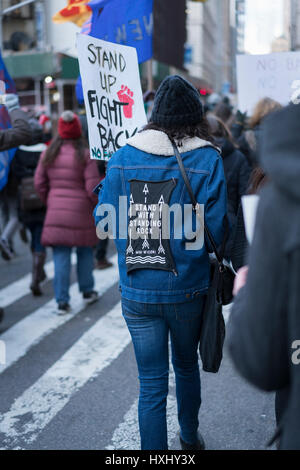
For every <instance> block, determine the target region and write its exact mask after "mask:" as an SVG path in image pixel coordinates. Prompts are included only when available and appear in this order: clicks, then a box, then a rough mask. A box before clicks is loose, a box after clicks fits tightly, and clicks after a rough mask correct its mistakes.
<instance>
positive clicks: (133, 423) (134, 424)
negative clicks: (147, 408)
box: [106, 393, 178, 450]
mask: <svg viewBox="0 0 300 470" xmlns="http://www.w3.org/2000/svg"><path fill="white" fill-rule="evenodd" d="M167 428H168V441H169V444H170V443H172V442H173V441H174V440H175V439H176V434H177V431H178V419H177V402H176V398H175V396H174V394H171V393H170V394H169V395H168V399H167ZM140 448H141V447H140V438H139V424H138V399H137V400H135V402H134V403H133V405H132V406H131V407H130V409H129V410H128V411H127V413H126V414H125V416H124V420H123V422H122V423H120V424H119V426H118V427H117V428H116V429H115V431H114V433H113V436H112V440H111V444H110V445H108V446H107V447H106V450H140Z"/></svg>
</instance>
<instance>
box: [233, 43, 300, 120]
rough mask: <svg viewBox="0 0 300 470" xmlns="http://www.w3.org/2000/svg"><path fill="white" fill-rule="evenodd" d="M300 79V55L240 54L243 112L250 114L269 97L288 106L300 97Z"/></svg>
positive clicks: (239, 103) (240, 86) (239, 83)
mask: <svg viewBox="0 0 300 470" xmlns="http://www.w3.org/2000/svg"><path fill="white" fill-rule="evenodd" d="M299 80H300V52H278V53H274V54H265V55H250V54H246V55H238V56H237V85H238V107H239V110H240V111H242V112H245V111H247V112H248V114H249V115H250V114H251V113H252V111H253V109H254V106H255V105H256V103H257V102H258V101H259V100H260V99H261V98H265V97H269V98H273V99H274V100H276V101H278V102H279V103H281V104H282V105H287V104H288V103H289V102H290V101H291V100H292V98H293V95H295V93H298V95H299V94H300V90H299V89H300V86H299V83H300V82H299ZM297 82H298V85H297ZM297 87H298V90H297Z"/></svg>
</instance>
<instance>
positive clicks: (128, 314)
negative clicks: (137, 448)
mask: <svg viewBox="0 0 300 470" xmlns="http://www.w3.org/2000/svg"><path fill="white" fill-rule="evenodd" d="M170 137H171V138H173V139H174V140H175V141H176V143H177V146H178V149H179V152H180V153H181V155H182V160H183V164H184V166H185V168H186V169H187V173H188V175H189V179H190V183H191V186H192V189H193V192H194V194H195V197H196V200H197V201H198V202H199V205H202V207H203V211H204V213H205V220H206V223H207V226H208V227H209V229H210V231H211V232H212V236H213V237H214V239H215V243H216V244H217V245H219V244H221V242H222V240H223V236H224V221H225V219H226V211H227V193H226V181H225V176H224V168H223V162H222V159H221V156H220V153H219V151H218V149H217V148H216V147H215V145H214V143H213V142H212V139H211V136H210V133H209V126H208V124H207V121H206V119H205V117H204V110H203V106H202V104H201V101H200V95H199V92H198V91H197V90H196V89H195V88H194V87H193V86H192V85H191V84H190V83H189V82H187V81H186V80H184V79H183V78H181V77H179V76H176V75H175V76H171V77H167V78H166V79H165V80H164V81H163V82H162V83H161V85H160V87H159V89H158V91H157V93H156V96H155V100H154V107H153V110H152V114H151V119H150V122H149V124H148V125H147V126H146V128H144V129H143V130H142V131H141V132H139V133H138V134H136V135H135V136H134V137H132V138H131V139H130V140H128V142H127V145H125V146H124V147H123V148H122V149H120V150H118V152H116V153H115V155H113V157H112V158H111V159H110V161H109V162H108V165H107V172H106V177H105V180H104V181H103V183H101V189H100V192H99V203H98V206H97V208H96V209H95V212H94V214H95V221H96V224H97V233H99V232H100V233H103V232H104V233H105V226H106V224H105V219H104V217H105V214H106V211H108V207H110V208H111V207H112V206H113V209H114V211H115V214H116V220H119V216H120V214H121V215H125V217H126V222H127V223H125V230H124V232H123V233H124V234H125V236H123V234H122V233H121V235H120V230H122V227H121V226H119V231H118V232H119V235H118V236H117V237H115V243H116V247H117V250H118V255H119V257H118V260H119V272H120V289H121V295H122V312H123V316H124V318H125V321H126V323H127V326H128V329H129V331H130V333H131V337H132V340H133V344H134V348H135V356H136V360H137V365H138V369H139V380H140V397H139V426H140V436H141V448H142V449H146V450H164V449H167V448H168V440H167V421H166V403H167V395H168V376H169V352H168V342H169V341H168V340H169V336H170V337H171V345H172V362H173V366H174V370H175V376H176V390H177V402H178V419H179V425H180V442H181V446H182V449H198V450H200V449H203V448H204V447H205V444H204V441H203V438H202V436H201V435H200V433H199V432H198V427H199V421H198V413H199V409H200V405H201V387H200V373H199V364H198V343H199V338H200V331H201V324H202V315H203V309H204V302H205V294H206V293H207V290H208V287H209V285H210V279H209V269H210V263H209V249H210V247H208V246H207V245H206V244H205V243H204V238H203V236H202V235H203V232H202V235H200V233H201V229H200V230H199V233H198V235H200V238H199V237H197V236H195V233H193V234H191V233H190V230H191V228H190V229H189V233H187V234H186V236H185V235H184V234H183V232H185V230H186V229H187V226H188V225H190V227H191V224H188V220H189V221H190V222H192V218H193V217H194V222H195V215H193V213H192V207H191V199H190V197H189V194H188V192H187V190H186V187H185V184H184V180H183V177H182V176H181V173H180V169H179V166H178V162H177V160H176V157H175V155H174V148H173V147H172V143H171V140H170ZM121 196H122V197H123V196H124V197H125V204H126V207H124V204H123V207H122V206H121V207H120V204H119V202H120V199H121ZM119 198H120V199H119ZM123 200H124V198H123ZM126 201H127V203H126ZM107 204H109V205H110V206H107ZM167 205H168V206H169V207H170V208H172V207H173V208H174V209H175V207H176V208H177V210H178V212H179V217H178V212H177V215H176V217H175V215H174V217H170V227H169V231H168V232H169V234H170V235H169V236H168V233H167V232H166V231H167V228H168V227H167V225H168V221H166V220H165V222H166V223H165V224H164V220H163V218H162V214H163V212H164V209H167ZM122 209H123V210H122ZM182 209H183V210H184V211H185V216H184V217H182V216H183V212H182ZM121 210H122V211H121ZM128 210H129V212H128ZM114 211H112V212H111V215H113V213H114ZM128 213H129V218H128V219H127V216H126V214H128ZM183 218H184V219H185V221H184V223H183V221H182V219H183ZM187 218H188V219H187ZM174 219H176V224H175V223H174ZM106 220H107V219H106ZM101 224H103V225H104V226H103V227H102V225H101ZM121 225H122V224H121ZM175 225H176V227H175ZM200 225H201V227H202V226H203V224H200ZM101 227H102V229H101ZM134 227H136V229H134ZM156 228H158V230H156ZM175 228H176V231H177V234H176V232H175ZM178 229H180V232H181V234H179V233H178ZM163 233H165V235H163ZM185 233H186V232H185ZM106 235H107V234H106ZM187 238H190V240H194V241H193V242H191V243H190V244H187V243H186V242H187ZM198 242H199V243H198ZM195 244H196V245H195Z"/></svg>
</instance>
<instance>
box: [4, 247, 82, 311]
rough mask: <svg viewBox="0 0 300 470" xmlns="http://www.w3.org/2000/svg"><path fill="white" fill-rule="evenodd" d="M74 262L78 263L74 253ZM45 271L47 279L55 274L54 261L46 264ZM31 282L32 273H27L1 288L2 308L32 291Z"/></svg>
mask: <svg viewBox="0 0 300 470" xmlns="http://www.w3.org/2000/svg"><path fill="white" fill-rule="evenodd" d="M71 262H72V264H75V263H76V255H75V253H72V257H71ZM45 272H46V275H47V279H48V280H50V279H52V278H53V276H54V263H53V261H49V262H48V263H46V264H45ZM30 282H31V273H28V274H26V275H25V276H23V277H22V278H21V279H18V280H17V281H15V282H12V283H11V284H9V285H8V286H6V287H4V288H3V289H1V290H0V306H1V307H2V308H5V307H8V305H11V304H13V303H14V302H16V301H17V300H20V299H21V298H22V297H24V296H25V295H28V294H30V293H31V290H30V288H29V286H30Z"/></svg>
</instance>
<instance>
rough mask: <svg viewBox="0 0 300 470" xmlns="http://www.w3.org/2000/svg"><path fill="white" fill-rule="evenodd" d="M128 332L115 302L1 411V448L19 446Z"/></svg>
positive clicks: (115, 351)
mask: <svg viewBox="0 0 300 470" xmlns="http://www.w3.org/2000/svg"><path fill="white" fill-rule="evenodd" d="M129 342H130V335H129V332H128V330H127V327H126V324H125V322H124V320H123V317H122V315H121V305H120V303H119V304H117V305H116V306H115V307H114V308H113V309H112V310H111V311H110V312H108V313H107V314H106V315H105V316H104V317H102V318H100V320H98V321H97V323H95V324H94V325H93V326H92V327H91V328H90V329H89V330H88V331H87V332H85V333H84V334H83V335H82V336H81V338H80V339H79V340H78V341H77V342H76V343H75V344H74V345H73V346H72V347H71V348H70V349H69V350H68V351H67V352H66V353H65V354H64V355H63V356H62V357H61V358H60V359H59V360H58V361H57V362H56V363H55V364H53V366H52V367H51V368H50V369H48V370H47V371H46V372H45V374H44V375H43V376H42V377H40V379H38V380H37V381H36V382H35V383H34V384H33V385H32V386H31V387H29V388H28V389H27V390H26V391H25V392H24V393H23V394H22V395H21V396H20V397H18V398H17V399H16V400H15V402H14V403H13V405H12V406H11V408H10V410H9V411H8V412H7V413H4V414H3V415H2V418H1V420H0V434H2V435H3V438H4V439H3V440H2V448H11V447H16V446H21V447H23V446H24V445H26V444H31V443H32V442H34V441H35V440H36V438H37V437H38V435H39V433H40V432H41V431H42V430H43V429H44V428H45V427H46V426H47V424H48V423H49V422H50V421H51V420H52V419H53V418H54V417H55V416H56V415H57V413H59V411H61V410H62V409H63V407H64V406H65V405H66V404H67V403H68V402H69V400H70V398H71V397H72V396H73V395H74V394H75V393H76V392H77V391H78V390H79V389H80V388H81V387H82V386H83V385H84V384H85V383H86V382H87V381H88V380H89V379H91V378H93V377H96V376H97V375H98V374H99V373H100V372H101V371H102V370H103V369H104V368H106V367H108V366H109V365H110V364H111V363H112V361H113V360H114V359H116V358H117V357H118V356H119V354H120V353H121V352H122V351H123V350H124V348H125V347H126V346H127V345H128V344H129Z"/></svg>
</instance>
